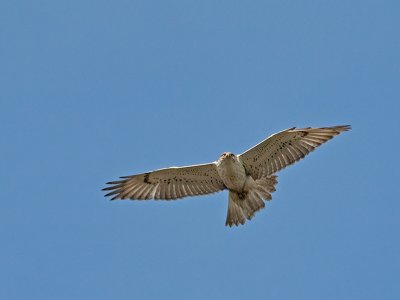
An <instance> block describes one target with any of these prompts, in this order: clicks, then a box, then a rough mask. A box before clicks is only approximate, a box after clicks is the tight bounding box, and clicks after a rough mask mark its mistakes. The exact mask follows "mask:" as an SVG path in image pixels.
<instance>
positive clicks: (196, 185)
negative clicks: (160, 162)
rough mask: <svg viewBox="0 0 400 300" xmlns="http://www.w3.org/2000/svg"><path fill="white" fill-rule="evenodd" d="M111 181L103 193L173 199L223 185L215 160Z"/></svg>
mask: <svg viewBox="0 0 400 300" xmlns="http://www.w3.org/2000/svg"><path fill="white" fill-rule="evenodd" d="M121 178H122V180H118V181H111V182H108V183H107V184H110V185H111V186H109V187H106V188H104V189H103V190H104V191H110V192H109V193H108V194H107V195H105V196H113V198H112V200H115V199H132V200H147V199H159V200H173V199H179V198H183V197H186V196H197V195H205V194H211V193H215V192H218V191H221V190H223V189H224V188H225V185H224V184H223V182H222V180H221V178H220V177H219V175H218V172H217V167H216V165H215V163H209V164H202V165H193V166H187V167H172V168H166V169H160V170H156V171H153V172H148V173H143V174H138V175H131V176H124V177H121Z"/></svg>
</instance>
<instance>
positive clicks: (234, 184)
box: [218, 162, 246, 192]
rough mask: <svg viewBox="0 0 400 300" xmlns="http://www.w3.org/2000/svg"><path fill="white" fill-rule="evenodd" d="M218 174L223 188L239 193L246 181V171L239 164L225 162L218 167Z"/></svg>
mask: <svg viewBox="0 0 400 300" xmlns="http://www.w3.org/2000/svg"><path fill="white" fill-rule="evenodd" d="M218 173H219V176H220V177H221V179H222V181H223V182H224V184H225V186H226V187H227V188H228V189H230V190H233V191H237V192H241V191H242V190H243V186H244V183H245V181H246V171H245V169H244V167H243V165H241V164H240V163H237V162H226V163H223V164H221V165H220V166H218Z"/></svg>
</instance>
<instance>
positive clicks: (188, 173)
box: [103, 125, 351, 226]
mask: <svg viewBox="0 0 400 300" xmlns="http://www.w3.org/2000/svg"><path fill="white" fill-rule="evenodd" d="M350 128H351V127H350V126H349V125H341V126H333V127H321V128H311V127H308V128H302V129H296V127H293V128H289V129H286V130H283V131H281V132H278V133H276V134H273V135H271V136H270V137H268V138H267V139H265V140H264V141H262V142H261V143H259V144H257V145H255V146H254V147H252V148H250V149H249V150H247V151H245V152H243V153H242V154H240V155H235V154H233V153H231V152H224V153H222V154H221V156H220V157H219V159H218V160H217V161H214V162H212V163H208V164H200V165H193V166H186V167H171V168H166V169H160V170H155V171H152V172H147V173H143V174H137V175H131V176H123V177H120V178H121V180H118V181H111V182H108V183H107V184H109V185H110V186H108V187H106V188H104V189H103V190H104V191H109V192H108V194H106V195H105V196H112V199H111V200H116V199H131V200H150V199H155V200H175V199H180V198H184V197H187V196H198V195H206V194H212V193H216V192H219V191H222V190H226V189H227V190H229V202H228V213H227V217H226V223H225V225H227V226H233V225H236V226H238V225H239V224H242V225H243V224H244V223H245V221H246V219H247V220H250V219H251V218H252V217H253V216H254V214H255V213H256V212H257V211H259V210H260V209H262V208H264V207H265V203H264V200H265V201H268V200H271V199H272V196H271V193H272V192H274V191H275V185H276V184H277V176H276V175H275V174H276V173H277V172H278V171H280V170H282V169H283V168H285V167H287V166H289V165H291V164H293V163H295V162H297V161H298V160H300V159H302V158H303V157H305V156H306V155H307V154H309V153H310V152H311V151H313V150H314V149H315V148H317V147H318V146H320V145H322V144H323V143H325V142H327V141H328V140H330V139H332V138H333V137H334V136H336V135H338V134H340V133H341V132H343V131H347V130H350Z"/></svg>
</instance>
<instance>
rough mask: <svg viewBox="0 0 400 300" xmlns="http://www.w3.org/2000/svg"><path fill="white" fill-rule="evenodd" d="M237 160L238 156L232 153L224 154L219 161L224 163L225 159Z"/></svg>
mask: <svg viewBox="0 0 400 300" xmlns="http://www.w3.org/2000/svg"><path fill="white" fill-rule="evenodd" d="M234 158H236V155H235V154H233V153H231V152H224V153H222V154H221V155H220V157H219V160H220V161H223V160H225V159H234Z"/></svg>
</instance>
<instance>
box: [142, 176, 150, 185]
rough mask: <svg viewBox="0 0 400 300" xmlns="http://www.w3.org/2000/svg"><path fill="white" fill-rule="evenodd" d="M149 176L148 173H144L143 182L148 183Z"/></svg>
mask: <svg viewBox="0 0 400 300" xmlns="http://www.w3.org/2000/svg"><path fill="white" fill-rule="evenodd" d="M149 177H150V173H146V174H144V178H143V182H144V183H147V184H150V181H149Z"/></svg>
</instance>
